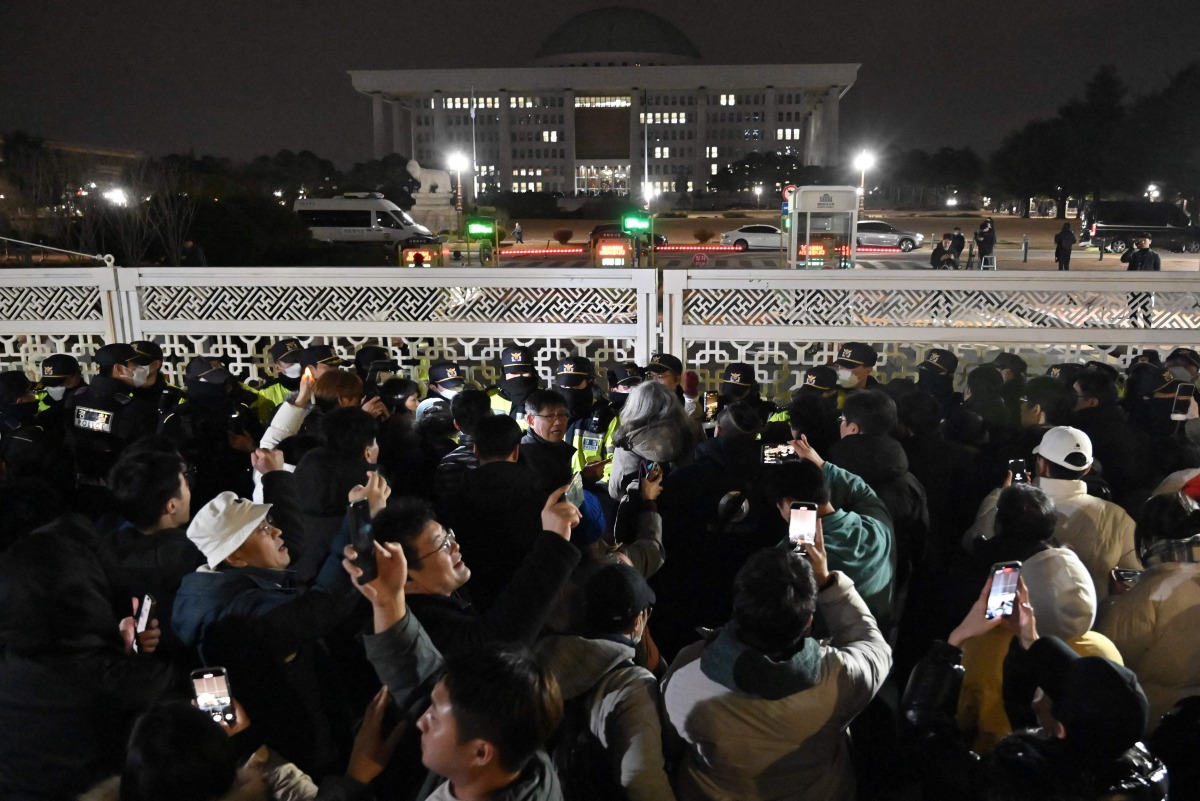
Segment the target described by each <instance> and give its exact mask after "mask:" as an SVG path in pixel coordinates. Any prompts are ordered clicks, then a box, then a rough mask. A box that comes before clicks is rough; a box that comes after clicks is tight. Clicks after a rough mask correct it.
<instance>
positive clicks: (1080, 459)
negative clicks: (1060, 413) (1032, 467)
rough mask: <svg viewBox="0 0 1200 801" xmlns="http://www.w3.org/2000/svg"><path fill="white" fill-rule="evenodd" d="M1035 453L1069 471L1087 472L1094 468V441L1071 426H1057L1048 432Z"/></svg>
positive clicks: (1034, 450) (1035, 449)
mask: <svg viewBox="0 0 1200 801" xmlns="http://www.w3.org/2000/svg"><path fill="white" fill-rule="evenodd" d="M1033 452H1034V453H1036V454H1037V455H1038V456H1040V457H1042V458H1043V459H1045V460H1046V461H1047V462H1053V463H1054V464H1056V465H1059V466H1060V467H1065V468H1067V469H1068V470H1086V469H1087V468H1089V467H1091V466H1092V441H1091V440H1090V439H1088V435H1087V434H1085V433H1083V432H1082V431H1080V430H1079V429H1078V428H1072V427H1071V426H1056V427H1054V428H1052V429H1050V430H1049V431H1047V432H1046V433H1045V434H1044V435H1043V436H1042V441H1041V442H1040V443H1038V446H1037V447H1036V448H1034V449H1033Z"/></svg>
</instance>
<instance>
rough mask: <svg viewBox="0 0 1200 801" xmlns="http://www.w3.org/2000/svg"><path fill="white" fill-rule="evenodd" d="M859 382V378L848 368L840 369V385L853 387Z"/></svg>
mask: <svg viewBox="0 0 1200 801" xmlns="http://www.w3.org/2000/svg"><path fill="white" fill-rule="evenodd" d="M857 384H858V379H857V378H856V377H855V376H854V373H852V372H850V371H849V370H846V369H842V370H838V386H841V387H853V386H856V385H857Z"/></svg>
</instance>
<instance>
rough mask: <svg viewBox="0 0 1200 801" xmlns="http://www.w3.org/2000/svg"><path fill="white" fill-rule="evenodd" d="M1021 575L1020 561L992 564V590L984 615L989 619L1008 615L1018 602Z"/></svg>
mask: <svg viewBox="0 0 1200 801" xmlns="http://www.w3.org/2000/svg"><path fill="white" fill-rule="evenodd" d="M1020 576H1021V563H1020V562H1001V563H999V564H996V565H992V591H991V592H989V593H988V598H987V607H986V608H985V609H984V611H983V616H984V617H985V618H987V619H988V620H991V619H993V618H996V617H1001V616H1003V617H1008V616H1009V615H1011V614H1012V613H1013V610H1014V608H1015V606H1016V603H1017V579H1018V578H1020Z"/></svg>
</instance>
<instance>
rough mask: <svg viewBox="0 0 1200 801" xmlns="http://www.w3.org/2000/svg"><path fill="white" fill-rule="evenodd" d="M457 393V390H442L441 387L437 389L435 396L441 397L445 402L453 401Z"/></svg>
mask: <svg viewBox="0 0 1200 801" xmlns="http://www.w3.org/2000/svg"><path fill="white" fill-rule="evenodd" d="M458 392H459V391H458V390H457V389H442V388H441V387H438V388H437V394H439V395H441V396H442V397H443V398H445V399H446V400H454V396H455V395H457V394H458Z"/></svg>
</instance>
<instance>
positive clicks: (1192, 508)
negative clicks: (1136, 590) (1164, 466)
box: [1134, 492, 1200, 564]
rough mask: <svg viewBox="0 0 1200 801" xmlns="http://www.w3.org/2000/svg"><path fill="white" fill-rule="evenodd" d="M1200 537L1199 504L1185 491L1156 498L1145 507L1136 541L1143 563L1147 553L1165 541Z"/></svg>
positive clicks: (1140, 516)
mask: <svg viewBox="0 0 1200 801" xmlns="http://www.w3.org/2000/svg"><path fill="white" fill-rule="evenodd" d="M1197 534H1200V504H1197V503H1196V501H1194V500H1193V499H1191V498H1189V497H1188V496H1187V495H1185V494H1183V493H1182V492H1172V493H1169V494H1164V495H1155V496H1153V497H1151V498H1150V499H1149V500H1147V501H1146V503H1145V504H1143V505H1142V510H1141V513H1140V514H1138V518H1137V528H1136V529H1134V540H1135V542H1136V545H1137V553H1138V558H1140V559H1141V560H1142V562H1143V564H1144V563H1145V561H1146V556H1147V551H1148V550H1149V549H1150V548H1151V547H1152V546H1153V545H1155V544H1156V543H1160V542H1163V541H1165V540H1186V539H1188V538H1189V537H1194V536H1196V535H1197Z"/></svg>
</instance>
